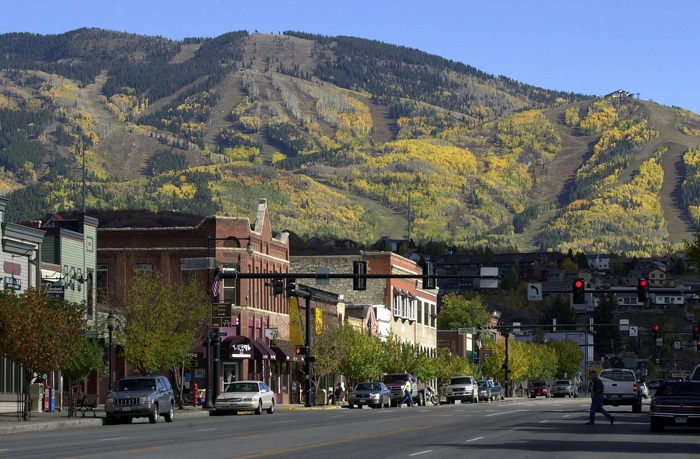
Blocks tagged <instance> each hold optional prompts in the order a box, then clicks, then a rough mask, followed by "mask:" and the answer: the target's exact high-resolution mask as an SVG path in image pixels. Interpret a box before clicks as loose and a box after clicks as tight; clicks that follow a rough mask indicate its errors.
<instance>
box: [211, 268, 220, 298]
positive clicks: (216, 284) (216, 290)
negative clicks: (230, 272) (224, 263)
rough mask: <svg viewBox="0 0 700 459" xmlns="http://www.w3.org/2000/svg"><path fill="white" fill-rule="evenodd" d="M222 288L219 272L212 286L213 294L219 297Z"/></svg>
mask: <svg viewBox="0 0 700 459" xmlns="http://www.w3.org/2000/svg"><path fill="white" fill-rule="evenodd" d="M220 290H221V273H220V272H218V273H216V277H215V278H214V283H213V284H212V286H211V294H212V295H214V296H215V297H218V296H219V291H220Z"/></svg>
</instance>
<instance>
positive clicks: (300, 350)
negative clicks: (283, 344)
mask: <svg viewBox="0 0 700 459" xmlns="http://www.w3.org/2000/svg"><path fill="white" fill-rule="evenodd" d="M294 353H295V354H296V355H306V346H297V347H296V348H295V349H294Z"/></svg>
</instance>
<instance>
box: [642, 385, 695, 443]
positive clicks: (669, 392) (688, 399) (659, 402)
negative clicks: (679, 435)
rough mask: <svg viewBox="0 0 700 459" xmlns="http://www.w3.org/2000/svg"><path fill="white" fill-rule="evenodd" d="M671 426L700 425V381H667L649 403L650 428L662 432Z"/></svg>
mask: <svg viewBox="0 0 700 459" xmlns="http://www.w3.org/2000/svg"><path fill="white" fill-rule="evenodd" d="M666 426H669V427H674V426H675V427H685V426H695V427H700V382H694V381H665V382H663V383H661V385H660V386H659V388H658V389H657V390H656V394H654V397H653V398H652V399H651V404H650V405H649V428H650V429H651V431H652V432H661V431H663V430H664V428H665V427H666Z"/></svg>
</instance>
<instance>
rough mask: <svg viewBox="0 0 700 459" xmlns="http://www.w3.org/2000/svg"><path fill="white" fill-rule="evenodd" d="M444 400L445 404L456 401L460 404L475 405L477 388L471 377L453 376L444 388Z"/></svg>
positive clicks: (477, 397)
mask: <svg viewBox="0 0 700 459" xmlns="http://www.w3.org/2000/svg"><path fill="white" fill-rule="evenodd" d="M445 398H446V399H447V403H454V402H455V401H456V400H459V401H461V402H462V403H465V402H471V403H477V402H478V401H479V386H478V385H477V383H476V380H475V379H474V377H473V376H454V377H452V378H451V379H450V382H449V383H448V384H447V385H446V386H445Z"/></svg>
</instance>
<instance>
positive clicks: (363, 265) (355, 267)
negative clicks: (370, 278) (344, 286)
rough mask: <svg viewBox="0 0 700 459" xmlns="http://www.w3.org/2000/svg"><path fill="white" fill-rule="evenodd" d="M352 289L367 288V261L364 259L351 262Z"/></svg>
mask: <svg viewBox="0 0 700 459" xmlns="http://www.w3.org/2000/svg"><path fill="white" fill-rule="evenodd" d="M352 274H353V276H354V277H353V278H352V289H353V290H367V278H366V277H365V274H367V262H366V261H353V262H352Z"/></svg>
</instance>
